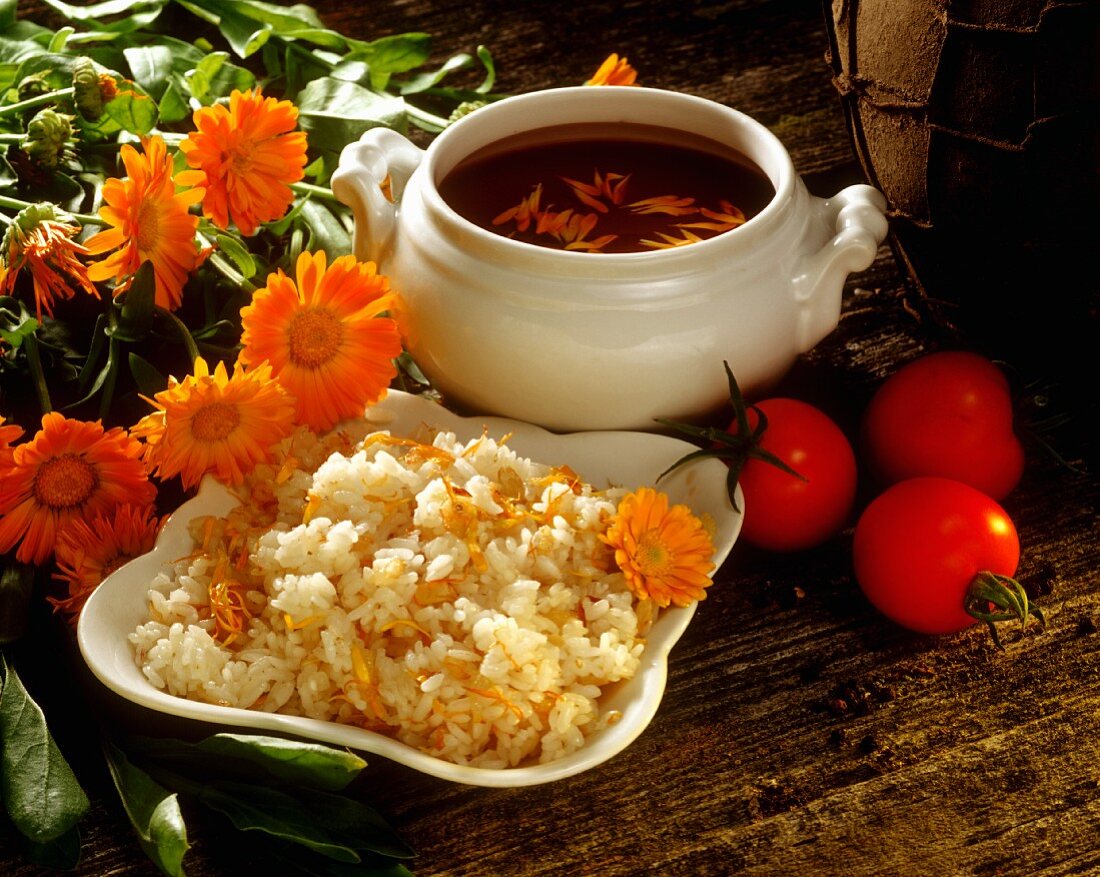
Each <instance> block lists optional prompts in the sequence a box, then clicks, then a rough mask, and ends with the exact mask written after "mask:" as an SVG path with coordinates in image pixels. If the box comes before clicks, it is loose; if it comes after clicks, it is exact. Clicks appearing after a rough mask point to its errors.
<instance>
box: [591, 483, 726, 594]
mask: <svg viewBox="0 0 1100 877" xmlns="http://www.w3.org/2000/svg"><path fill="white" fill-rule="evenodd" d="M600 539H601V540H602V541H603V542H605V543H606V544H607V545H610V546H611V547H612V548H613V549H614V551H615V563H616V564H618V566H619V569H621V570H622V573H623V576H624V577H625V578H626V581H627V584H628V585H629V586H630V589H631V590H632V591H633V592H634V594H635V595H636V596H637V597H638V598H639V599H647V598H648V599H650V600H652V601H653V602H654V603H656V604H657V605H658V606H662V607H663V606H668V605H669V603H675V604H676V605H677V606H688V605H690V604H691V603H692V602H694V601H696V600H703V599H705V598H706V588H708V587H710V585H711V578H710V573H711V571H712V570H713V569H714V562H713V557H714V544H713V543H712V541H711V537H710V533H709V532H708V531H707V528H706V527H705V526H704V525H703V522H702V521H700V520H699V518H697V517H695V515H694V514H692V512H691V509H689V508H688V507H687V506H685V505H674V506H671V507H670V506H669V501H668V496H667V495H666V494H664V493H660V492H658V491H656V490H654V489H653V488H650V487H641V488H639V489H638V490H636V491H634V492H633V493H628V494H627V495H626V496H624V497H623V498H622V500H620V502H619V506H618V508H617V509H616V512H615V515H614V516H613V517H612V519H611V522H610V525H609V526H608V528H607V531H606V532H605V533H603V534H601V535H600Z"/></svg>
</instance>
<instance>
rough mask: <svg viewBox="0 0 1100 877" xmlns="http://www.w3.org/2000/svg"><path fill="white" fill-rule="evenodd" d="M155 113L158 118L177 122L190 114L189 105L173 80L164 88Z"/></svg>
mask: <svg viewBox="0 0 1100 877" xmlns="http://www.w3.org/2000/svg"><path fill="white" fill-rule="evenodd" d="M157 113H158V115H159V116H160V120H161V121H162V122H166V123H167V122H179V121H182V120H183V119H186V118H187V117H188V116H190V115H191V107H190V106H188V104H187V99H186V98H185V97H184V96H183V95H182V94H181V93H180V89H179V86H178V85H176V83H175V82H171V83H169V85H168V87H167V88H166V89H165V90H164V95H163V96H162V97H161V99H160V103H159V104H157Z"/></svg>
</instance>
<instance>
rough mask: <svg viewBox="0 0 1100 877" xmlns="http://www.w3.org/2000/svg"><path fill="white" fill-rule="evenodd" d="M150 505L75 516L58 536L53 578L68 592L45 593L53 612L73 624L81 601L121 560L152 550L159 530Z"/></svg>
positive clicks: (80, 608)
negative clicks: (58, 613)
mask: <svg viewBox="0 0 1100 877" xmlns="http://www.w3.org/2000/svg"><path fill="white" fill-rule="evenodd" d="M161 521H162V519H161V518H158V517H157V516H156V515H155V514H154V512H153V507H152V506H133V505H130V504H128V503H127V504H124V505H119V506H115V508H114V511H113V512H108V513H106V514H99V515H96V516H95V517H93V518H92V519H91V520H84V519H82V518H77V519H76V520H74V521H72V522H70V523H69V525H68V526H67V527H65V528H64V529H63V530H62V531H61V532H60V533H59V534H58V536H57V550H56V554H55V556H56V560H57V572H55V573H54V574H53V577H54V579H55V580H56V581H58V582H61V583H62V584H64V585H66V588H67V590H68V596H66V597H63V598H58V597H47V598H46V599H47V600H48V601H49V603H50V604H51V605H52V606H53V607H54V611H55V612H63V613H64V614H65V615H66V616H68V618H69V621H70V623H72V624H74V625H75V624H76V622H77V619H78V618H79V617H80V612H81V610H82V609H83V608H84V604H85V603H86V602H87V601H88V598H89V597H90V596H91V595H92V592H93V591H95V589H96V588H98V587H99V585H100V583H101V582H102V581H103V580H104V579H105V578H107V576H109V575H110V574H111V573H113V572H114V571H115V570H116V569H118V568H119V567H120V566H122V565H123V564H125V563H127V562H128V561H130V560H133V559H134V558H135V557H140V556H141V555H142V554H145V553H146V552H149V551H152V549H153V545H154V543H155V542H156V539H157V533H158V531H159V530H160V525H161Z"/></svg>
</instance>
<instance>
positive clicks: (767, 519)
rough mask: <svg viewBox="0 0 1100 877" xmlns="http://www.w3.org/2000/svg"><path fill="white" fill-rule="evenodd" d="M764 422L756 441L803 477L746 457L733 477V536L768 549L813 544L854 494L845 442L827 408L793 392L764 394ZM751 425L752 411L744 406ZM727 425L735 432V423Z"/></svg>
mask: <svg viewBox="0 0 1100 877" xmlns="http://www.w3.org/2000/svg"><path fill="white" fill-rule="evenodd" d="M755 407H756V408H759V409H760V410H761V411H763V412H764V416H765V417H766V418H767V421H768V423H767V429H766V430H765V431H764V434H763V436H762V438H761V440H760V445H759V446H760V447H761V448H762V449H763V450H765V451H769V452H771V453H772V454H774V455H775V456H777V457H778V458H779V459H781V460H782V461H783V462H784V463H786V464H787V465H788V466H790V467H791V468H792V469H794V470H795V471H796V472H798V473H799V474H800V475H802V476H804V478H805V480H803V479H802V478H797V477H795V476H794V475H791V474H790V473H789V472H784V471H783V470H782V469H779V468H778V467H776V466H774V465H773V464H771V463H768V462H766V461H764V460H759V459H756V458H754V457H749V459H748V460H747V461H746V463H745V466H744V468H743V469H742V470H741V473H740V475H739V476H738V482H739V483H740V485H741V491H742V493H744V496H745V508H744V513H745V518H744V522H743V524H742V527H741V538H742V539H744V540H745V541H747V542H750V543H752V544H753V545H756V546H759V547H760V548H765V549H767V550H769V551H800V550H802V549H805V548H812V547H814V546H816V545H820V544H821V543H823V542H825V541H826V540H828V539H830V538H831V537H833V536H835V535H836V534H837V533H839V532H840V530H841V528H843V526H844V524H845V523H846V522H847V520H848V516H849V514H850V513H851V511H852V505H853V503H854V502H855V496H856V458H855V454H854V453H853V452H852V446H851V444H850V443H849V442H848V439H847V438H846V437H845V435H844V433H843V432H842V431H841V429H840V427H838V426H837V425H836V424H835V423H834V422H833V421H832V420H831V419H830V418H829V416H828V415H826V414H825V413H824V412H822V411H821V410H819V409H817V408H814V407H813V406H812V405H808V404H807V403H805V402H799V401H798V400H796V399H766V400H764V401H763V402H760V403H758V404H757V405H756V406H755ZM748 417H749V426H750V428H752V429H755V428H756V425H757V423H758V418H757V416H756V412H755V411H754V410H753V409H752V408H750V409H749V410H748ZM729 431H730V432H732V433H734V434H736V433H737V432H738V428H737V422H736V421H734V422H733V424H731V425H730V428H729Z"/></svg>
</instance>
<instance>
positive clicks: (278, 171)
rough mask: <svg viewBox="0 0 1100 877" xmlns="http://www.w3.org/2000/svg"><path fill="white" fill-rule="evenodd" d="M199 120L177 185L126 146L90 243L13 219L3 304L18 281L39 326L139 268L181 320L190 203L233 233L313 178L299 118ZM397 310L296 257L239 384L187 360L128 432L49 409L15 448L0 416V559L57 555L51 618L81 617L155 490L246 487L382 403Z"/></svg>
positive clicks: (254, 99) (133, 551) (254, 112)
mask: <svg viewBox="0 0 1100 877" xmlns="http://www.w3.org/2000/svg"><path fill="white" fill-rule="evenodd" d="M193 122H194V128H195V130H194V131H193V132H191V133H190V134H188V135H187V136H186V138H185V139H184V140H183V141H182V142H181V143H180V144H179V152H180V153H181V154H182V155H183V156H184V158H185V160H186V164H187V168H186V169H185V170H181V171H178V172H175V171H174V168H175V160H174V157H173V155H172V154H170V153H169V150H168V148H167V146H166V144H165V142H164V140H163V139H162V138H161V137H158V136H152V137H148V138H145V139H143V140H142V142H141V148H140V149H137V148H135V147H134V146H132V145H129V144H127V145H124V146H122V148H121V156H120V157H121V160H122V164H123V167H124V168H125V172H126V174H125V176H124V177H121V178H112V179H108V180H107V181H106V182H105V184H104V186H103V207H102V208H101V209H100V211H99V219H100V221H101V224H102V225H103V226H105V227H104V229H103V230H101V231H99V232H98V233H96V234H94V235H92V236H91V237H90V238H88V239H87V240H86V241H85V242H84V243H83V244H79V243H77V242H76V241H75V236H76V234H77V233H78V232H79V231H80V226H79V225H77V224H75V223H74V222H72V221H68V219H67V217H65V216H64V215H63V214H61V213H60V212H59V211H57V210H55V209H53V208H52V207H51V205H35V207H34V209H33V210H30V209H29V210H26V211H24V212H23V213H22V214H21V215H20V217H19V218H18V219H17V220H16V222H15V223H13V225H12V226H11V227H10V229H9V232H8V234H7V235H6V236H5V247H4V248H3V251H0V294H10V293H11V292H12V291H13V289H14V285H15V281H16V279H17V277H18V276H19V274H20V272H23V271H26V272H28V273H29V274H30V276H31V279H32V280H33V289H34V296H35V306H36V310H37V313H38V314H39V317H41V314H42V313H43V312H45V313H47V314H52V313H53V309H54V307H55V306H56V304H57V303H58V302H59V301H61V300H65V299H69V298H72V297H73V296H74V295H75V294H76V290H83V291H84V292H86V293H88V294H91V295H98V291H97V289H96V287H95V282H98V281H108V282H113V283H114V295H115V296H120V295H123V294H124V293H126V292H127V290H128V289H130V287H131V285H132V283H133V281H134V277H135V275H136V274H137V272H138V269H139V267H140V266H141V265H142V264H143V263H146V262H148V263H151V265H152V269H153V274H154V277H155V301H156V305H157V306H159V307H160V308H163V309H165V310H168V311H174V310H176V309H177V308H179V307H180V305H181V303H182V301H183V295H184V286H185V284H186V282H187V280H188V279H189V277H190V276H191V275H192V273H193V272H194V271H195V270H196V268H198V266H199V265H200V264H202V262H203V260H204V259H205V258H206V257H207V256H208V255H209V252H208V251H204V249H203V248H202V247H200V245H199V243H198V238H197V235H196V232H197V229H198V225H199V217H198V215H196V214H195V213H194V212H192V210H191V208H192V207H193V206H195V205H199V204H201V208H202V212H203V214H204V216H205V217H206V218H207V219H208V220H209V221H210V222H211V223H213V225H214V226H215V227H217V228H220V229H226V228H228V227H229V226H230V225H231V224H232V225H234V226H236V228H237V230H238V231H239V232H240V233H241V234H242V235H244V236H250V235H253V234H255V233H256V231H257V229H258V228H259V226H260V225H261V224H262V223H267V222H271V221H273V220H278V219H280V218H282V217H283V216H284V215H285V214H286V212H287V210H288V209H289V207H290V205H291V204H292V203H293V201H294V197H295V194H294V191H293V190H292V189H291V184H292V183H294V182H296V181H298V180H300V179H301V178H302V176H303V168H304V166H305V164H306V147H307V143H306V135H305V134H304V133H302V132H300V131H296V130H295V128H296V126H297V110H296V109H295V107H294V106H293V104H291V103H290V102H289V101H285V100H276V99H274V98H271V97H265V96H264V95H263V94H262V93H261V92H260V91H259V90H248V91H245V92H243V93H242V92H240V91H234V92H233V94H232V96H231V98H230V100H229V103H228V105H214V106H209V107H203V108H201V109H199V110H197V111H196V112H195V113H194V116H193ZM95 257H101V258H99V259H96V258H95ZM84 260H87V261H84ZM395 305H396V293H394V292H393V291H391V290H390V288H389V283H388V281H387V279H386V278H385V277H383V276H381V275H379V274H378V273H377V271H376V269H375V266H374V265H373V264H372V263H363V262H359V261H357V260H356V259H355V258H354V257H353V256H342V257H340V258H337V259H335V260H334V261H333V262H332V263H331V264H329V263H328V259H327V257H326V255H325V253H324V252H315V253H311V252H303V253H301V255H300V256H299V257H298V259H297V264H296V265H295V266H294V276H292V277H291V276H287V275H286V274H285V273H283V272H282V271H276V272H275V273H273V274H271V275H270V276H269V277H268V278H267V283H266V285H265V286H264V287H263V288H260V289H257V290H255V291H254V292H253V293H252V296H251V301H250V303H249V304H248V305H247V306H246V307H245V308H244V309H243V310H242V312H241V321H242V326H243V335H242V337H241V345H240V350H239V353H238V356H237V361H236V363H235V364H234V365H233V368H232V372H231V373H230V371H229V369H227V367H226V365H225V363H223V362H219V363H217V364H216V365H214V367H213V368H211V366H210V365H208V364H207V362H206V361H205V360H204V359H203V358H202V357H195V358H194V363H193V373H191V374H189V375H186V376H185V377H184V378H183V379H182V380H178V379H176V378H174V377H170V378H169V379H168V386H167V388H166V389H165V390H163V391H162V392H159V393H156V394H155V396H154V397H153V398H147V399H146V401H147V402H149V403H150V404H151V406H152V409H153V410H152V411H150V413H149V414H148V415H146V416H145V417H143V418H141V420H140V421H139V422H138V423H136V424H134V425H133V426H132V427H131V428H130V429H129V430H126V429H123V428H121V427H114V428H111V429H106V428H104V426H103V425H102V423H101V422H99V421H96V422H85V421H81V420H76V419H72V418H69V417H65V416H63V415H62V414H60V413H58V412H55V411H51V412H48V413H47V414H45V415H44V416H43V417H42V421H41V428H40V429H39V430H38V432H37V433H36V434H35V435H33V436H31V437H29V438H28V439H27V440H26V441H20V439H21V438H23V430H22V429H21V428H20V427H18V426H15V425H13V424H5V423H4V420H3V418H2V417H0V554H3V553H6V552H8V551H11V550H12V549H15V557H16V559H17V560H19V561H21V562H24V563H31V564H41V563H43V562H44V561H46V560H48V559H49V558H50V557H51V555H54V554H55V552H56V561H57V567H58V571H57V573H56V576H57V577H58V578H59V579H61V580H62V581H64V582H65V583H67V584H68V588H69V596H68V597H67V598H65V599H63V600H57V601H55V603H56V605H58V606H59V607H60V608H63V609H65V610H68V611H69V612H71V613H73V615H74V617H75V614H76V613H77V612H79V609H80V606H81V605H82V604H83V602H84V599H86V597H87V595H88V594H89V593H90V591H91V590H92V589H93V588H94V587H95V586H96V585H98V583H99V581H100V580H101V579H102V578H103V577H104V576H105V575H106V574H107V573H109V572H110V571H111V570H113V569H114V568H115V567H117V566H118V565H120V564H121V563H123V562H125V561H126V560H128V559H130V558H131V557H134V556H137V555H139V554H142V553H144V552H146V551H148V550H149V549H150V548H151V547H152V542H153V540H154V539H155V536H156V532H157V529H158V528H159V524H160V519H159V518H158V517H157V516H156V513H155V511H154V503H155V500H156V497H157V489H156V487H155V485H154V483H153V482H152V481H151V478H152V477H157V478H159V479H162V480H163V479H169V478H174V477H176V476H178V477H179V478H180V480H181V482H182V484H183V486H184V487H185V488H191V487H194V486H195V485H196V484H198V482H199V481H200V480H201V479H202V477H203V476H204V475H205V474H207V473H213V474H214V475H215V477H217V478H218V479H219V480H221V481H223V482H225V483H228V484H237V483H240V482H241V481H242V480H243V478H244V476H245V474H247V473H248V472H249V471H251V469H252V468H253V467H254V466H255V465H256V464H258V463H260V462H263V461H265V460H267V459H268V458H269V456H270V453H271V451H272V448H273V446H274V445H275V444H277V443H278V442H279V441H280V440H281V439H283V438H285V437H286V436H287V435H288V434H289V433H290V432H291V431H292V430H293V429H294V427H295V426H296V425H299V424H305V425H308V426H309V427H310V428H311V429H314V430H316V431H324V430H327V429H330V428H331V427H333V426H334V425H335V424H336V423H337V422H339V421H340V420H343V419H345V418H348V417H351V416H354V415H356V414H359V413H361V412H362V411H363V409H364V408H365V407H366V406H367V405H369V404H371V403H373V402H376V401H377V400H378V399H379V398H381V396H382V395H384V394H385V392H386V389H387V387H388V386H389V384H390V382H391V381H392V379H393V378H394V377H395V375H396V373H397V369H396V366H395V365H394V360H395V358H396V357H398V356H399V355H400V353H401V350H402V344H401V336H400V333H399V331H398V327H397V324H396V322H395V321H394V320H393V319H392V318H390V317H389V316H388V312H390V311H392V310H393V309H394V308H395Z"/></svg>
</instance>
